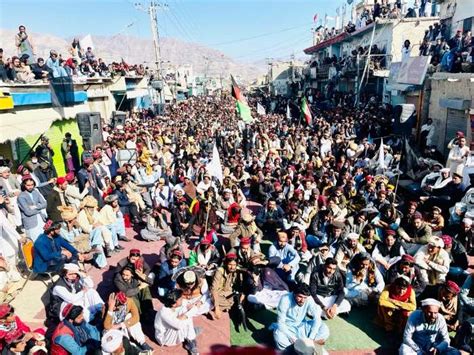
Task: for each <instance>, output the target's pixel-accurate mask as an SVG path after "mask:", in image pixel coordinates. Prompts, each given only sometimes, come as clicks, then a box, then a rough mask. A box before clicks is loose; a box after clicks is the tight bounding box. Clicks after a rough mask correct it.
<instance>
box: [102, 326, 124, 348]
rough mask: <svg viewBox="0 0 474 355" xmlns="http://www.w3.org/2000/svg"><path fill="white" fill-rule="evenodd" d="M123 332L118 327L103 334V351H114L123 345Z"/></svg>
mask: <svg viewBox="0 0 474 355" xmlns="http://www.w3.org/2000/svg"><path fill="white" fill-rule="evenodd" d="M122 341H123V333H122V332H121V331H120V330H118V329H111V330H109V331H107V332H106V333H105V334H104V335H103V336H102V342H101V343H102V351H103V352H106V353H113V352H114V351H116V350H117V349H118V348H119V347H120V345H122Z"/></svg>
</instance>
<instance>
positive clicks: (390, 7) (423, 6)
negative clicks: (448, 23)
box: [314, 0, 436, 44]
mask: <svg viewBox="0 0 474 355" xmlns="http://www.w3.org/2000/svg"><path fill="white" fill-rule="evenodd" d="M407 2H408V1H406V0H374V5H373V6H370V7H366V8H364V10H363V11H361V13H360V14H358V15H357V16H356V19H355V20H352V21H349V22H348V24H347V25H344V26H343V28H341V29H336V28H335V27H332V28H330V29H329V28H327V26H321V27H320V28H319V29H318V30H317V31H316V33H315V36H314V40H315V44H318V43H321V42H324V41H326V40H328V39H331V38H333V37H335V36H337V35H339V34H341V33H344V32H345V33H353V32H355V31H358V30H360V29H362V28H364V27H366V26H368V25H370V24H371V23H373V22H374V21H375V20H376V19H377V18H380V19H401V18H403V17H407V18H410V17H428V16H432V15H433V16H434V15H435V13H436V5H434V6H433V4H432V2H431V1H430V0H415V1H414V3H413V6H412V7H407Z"/></svg>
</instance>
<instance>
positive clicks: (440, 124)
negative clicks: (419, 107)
mask: <svg viewBox="0 0 474 355" xmlns="http://www.w3.org/2000/svg"><path fill="white" fill-rule="evenodd" d="M440 99H462V100H470V101H471V108H473V107H474V74H465V73H460V74H452V73H435V74H434V75H433V76H432V78H431V96H430V101H429V111H428V117H431V118H432V119H433V123H434V124H435V127H436V134H435V136H436V137H438V144H437V146H438V149H439V150H440V151H443V150H444V148H445V147H444V138H445V131H446V115H447V109H446V108H443V107H440V103H439V101H440ZM448 124H449V122H448ZM470 126H471V124H470V121H469V110H467V111H466V132H467V140H468V144H469V143H470V142H471V141H472V137H471V128H470Z"/></svg>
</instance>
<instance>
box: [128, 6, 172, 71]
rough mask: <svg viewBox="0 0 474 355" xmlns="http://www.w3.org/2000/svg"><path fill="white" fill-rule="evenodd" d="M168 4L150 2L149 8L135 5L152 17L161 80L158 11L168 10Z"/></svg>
mask: <svg viewBox="0 0 474 355" xmlns="http://www.w3.org/2000/svg"><path fill="white" fill-rule="evenodd" d="M167 7H168V5H167V4H161V3H159V2H157V1H153V0H152V1H150V4H149V5H148V7H145V6H144V5H143V4H141V3H135V8H136V9H138V10H141V11H144V12H146V13H148V15H149V16H150V25H151V35H152V38H153V51H154V54H155V64H156V70H157V72H158V77H159V78H161V77H162V75H161V50H160V32H159V30H158V16H157V12H158V9H159V8H160V9H164V8H167Z"/></svg>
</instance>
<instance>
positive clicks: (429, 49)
mask: <svg viewBox="0 0 474 355" xmlns="http://www.w3.org/2000/svg"><path fill="white" fill-rule="evenodd" d="M419 55H420V56H428V55H430V56H431V62H430V64H431V68H430V71H431V72H434V71H441V72H449V73H461V72H464V73H472V72H474V39H473V37H472V33H471V31H464V32H463V31H462V30H460V29H459V30H457V31H456V34H455V35H454V36H452V37H450V36H449V33H447V31H446V26H445V25H444V24H442V25H440V24H439V23H435V24H434V25H433V26H431V25H430V26H429V28H428V29H427V30H426V31H425V36H424V38H423V42H422V43H421V44H420V46H419Z"/></svg>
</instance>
